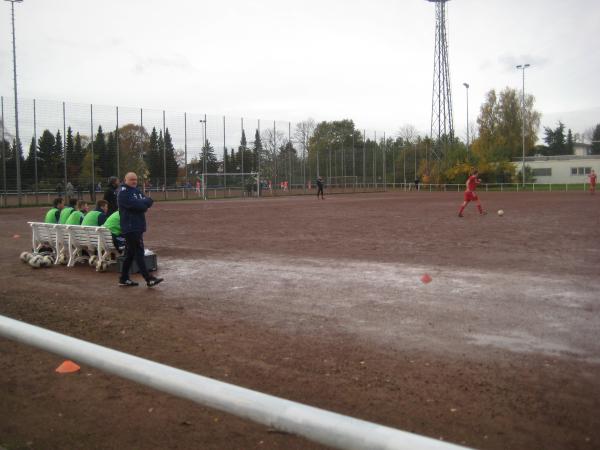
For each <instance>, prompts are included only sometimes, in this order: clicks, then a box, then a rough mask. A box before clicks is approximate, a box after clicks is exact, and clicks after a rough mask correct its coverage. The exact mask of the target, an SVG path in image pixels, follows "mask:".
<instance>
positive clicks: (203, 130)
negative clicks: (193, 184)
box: [199, 114, 207, 200]
mask: <svg viewBox="0 0 600 450" xmlns="http://www.w3.org/2000/svg"><path fill="white" fill-rule="evenodd" d="M199 122H200V123H201V124H203V125H204V126H203V128H202V198H203V199H204V200H206V150H207V148H206V114H204V119H203V120H199Z"/></svg>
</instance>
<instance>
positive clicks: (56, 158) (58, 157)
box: [52, 130, 65, 181]
mask: <svg viewBox="0 0 600 450" xmlns="http://www.w3.org/2000/svg"><path fill="white" fill-rule="evenodd" d="M52 154H53V166H52V167H53V168H54V174H53V178H55V179H57V180H61V181H62V180H63V176H64V156H65V155H64V154H63V140H62V135H61V134H60V130H57V131H56V139H55V141H54V150H53V152H52Z"/></svg>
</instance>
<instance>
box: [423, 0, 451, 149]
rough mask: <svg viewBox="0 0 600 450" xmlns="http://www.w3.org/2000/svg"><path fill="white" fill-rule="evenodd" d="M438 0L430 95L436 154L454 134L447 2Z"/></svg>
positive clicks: (436, 2)
mask: <svg viewBox="0 0 600 450" xmlns="http://www.w3.org/2000/svg"><path fill="white" fill-rule="evenodd" d="M427 1H428V2H432V3H435V50H434V53H433V94H432V97H431V139H432V140H433V142H434V144H433V147H432V149H431V150H432V154H433V157H434V158H436V159H438V160H440V159H442V158H443V157H445V153H446V149H447V146H448V143H449V142H450V141H451V140H452V138H453V137H454V125H453V121H452V92H451V88H450V65H449V64H448V41H447V39H446V2H447V1H448V0H427Z"/></svg>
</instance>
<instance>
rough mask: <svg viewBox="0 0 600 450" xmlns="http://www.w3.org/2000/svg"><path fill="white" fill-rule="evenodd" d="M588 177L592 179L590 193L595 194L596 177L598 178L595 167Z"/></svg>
mask: <svg viewBox="0 0 600 450" xmlns="http://www.w3.org/2000/svg"><path fill="white" fill-rule="evenodd" d="M588 178H589V179H590V194H592V195H593V194H594V193H595V192H596V179H597V178H598V177H597V176H596V172H594V169H592V172H591V173H590V174H589V175H588Z"/></svg>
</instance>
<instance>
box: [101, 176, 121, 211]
mask: <svg viewBox="0 0 600 450" xmlns="http://www.w3.org/2000/svg"><path fill="white" fill-rule="evenodd" d="M118 188H119V179H118V178H117V177H110V178H109V180H108V187H107V188H106V191H104V200H106V202H107V203H108V215H109V216H110V215H111V214H112V213H114V212H115V211H117V210H118V209H119V206H118V205H117V189H118Z"/></svg>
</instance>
